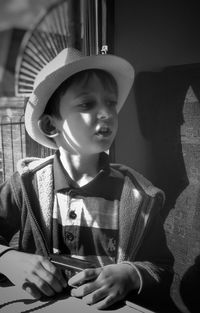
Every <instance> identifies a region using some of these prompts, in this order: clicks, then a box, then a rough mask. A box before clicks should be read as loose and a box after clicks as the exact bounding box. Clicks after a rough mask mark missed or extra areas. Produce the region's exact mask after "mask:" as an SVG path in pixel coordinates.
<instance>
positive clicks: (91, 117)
mask: <svg viewBox="0 0 200 313" xmlns="http://www.w3.org/2000/svg"><path fill="white" fill-rule="evenodd" d="M116 105H117V95H116V92H114V91H112V90H110V88H109V89H107V88H105V87H104V86H103V85H102V83H101V81H100V79H99V78H98V77H97V76H96V75H95V74H93V75H92V76H91V77H90V78H89V79H87V80H86V81H82V82H80V83H79V84H75V83H74V84H72V85H71V86H70V87H69V88H68V90H67V91H66V93H65V94H64V95H63V97H62V98H61V101H60V114H61V117H62V119H61V120H58V119H57V120H56V124H57V125H56V126H57V128H58V129H59V130H60V133H61V136H60V138H59V144H60V145H61V146H62V147H63V148H64V149H65V150H68V151H70V152H74V153H79V154H91V153H100V152H102V151H106V150H108V149H109V148H110V145H111V144H112V142H113V140H114V138H115V135H116V132H117V127H118V116H117V111H116Z"/></svg>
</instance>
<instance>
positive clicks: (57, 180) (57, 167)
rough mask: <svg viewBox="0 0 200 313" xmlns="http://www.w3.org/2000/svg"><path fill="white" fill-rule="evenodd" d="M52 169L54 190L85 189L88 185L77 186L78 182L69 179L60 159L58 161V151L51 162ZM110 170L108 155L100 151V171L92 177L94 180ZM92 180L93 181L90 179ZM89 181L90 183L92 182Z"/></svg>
mask: <svg viewBox="0 0 200 313" xmlns="http://www.w3.org/2000/svg"><path fill="white" fill-rule="evenodd" d="M53 171H54V190H55V192H57V191H62V190H63V191H64V190H65V191H69V190H70V189H85V187H86V186H87V187H86V189H87V188H88V187H89V185H90V183H89V184H87V185H86V186H83V187H79V186H78V184H77V183H76V182H75V181H73V180H72V179H71V177H70V176H69V174H68V173H67V171H66V170H65V169H64V167H63V165H62V163H61V161H60V153H59V151H57V152H56V154H55V157H54V162H53ZM109 172H110V165H109V156H108V155H107V154H106V153H105V152H102V153H101V154H100V171H99V173H98V174H97V176H96V177H95V178H94V180H95V181H96V180H97V179H98V177H99V176H100V177H101V176H102V175H105V174H106V173H109ZM92 182H93V181H92ZM92 182H91V183H92Z"/></svg>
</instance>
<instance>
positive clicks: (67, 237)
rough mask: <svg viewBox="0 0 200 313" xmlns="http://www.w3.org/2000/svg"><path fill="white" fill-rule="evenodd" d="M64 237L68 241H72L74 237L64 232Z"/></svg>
mask: <svg viewBox="0 0 200 313" xmlns="http://www.w3.org/2000/svg"><path fill="white" fill-rule="evenodd" d="M65 236H66V239H67V240H69V241H72V240H73V239H74V235H73V234H72V233H70V232H69V231H67V232H66V234H65Z"/></svg>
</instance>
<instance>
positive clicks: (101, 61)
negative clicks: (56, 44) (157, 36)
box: [25, 48, 134, 149]
mask: <svg viewBox="0 0 200 313" xmlns="http://www.w3.org/2000/svg"><path fill="white" fill-rule="evenodd" d="M93 68H94V69H102V70H105V71H107V72H109V73H110V74H111V75H112V76H113V77H114V79H115V80H116V82H117V86H118V103H117V111H118V112H119V111H120V109H121V108H122V106H123V104H124V102H125V100H126V98H127V97H128V94H129V92H130V89H131V87H132V84H133V80H134V69H133V67H132V65H131V64H130V63H129V62H127V61H126V60H125V59H123V58H121V57H118V56H115V55H111V54H104V55H101V54H100V55H92V56H84V55H82V53H81V52H80V51H78V50H76V49H74V48H66V49H64V50H62V51H61V52H60V53H59V54H58V55H57V56H56V57H55V58H54V59H53V60H51V61H50V62H49V63H48V64H46V65H45V66H44V68H43V69H42V70H41V71H40V72H39V74H38V75H37V76H36V79H35V83H34V88H33V92H32V94H31V95H30V97H29V100H28V102H27V106H26V110H25V126H26V130H27V132H28V134H29V135H30V136H31V137H32V138H33V139H34V140H35V141H37V142H38V143H40V144H41V145H43V146H46V147H48V148H51V149H57V147H56V145H55V143H54V141H53V140H52V139H49V138H48V137H46V136H45V135H44V134H43V133H42V132H41V131H40V128H39V126H38V120H39V119H40V117H41V115H42V114H43V112H44V110H45V107H46V104H47V102H48V100H49V99H50V97H51V96H52V94H53V93H54V91H55V90H56V89H57V88H58V87H59V85H60V84H61V83H62V82H63V81H65V80H66V79H67V78H69V77H70V76H72V75H73V74H75V73H78V72H80V71H83V70H87V69H93Z"/></svg>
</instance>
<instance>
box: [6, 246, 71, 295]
mask: <svg viewBox="0 0 200 313" xmlns="http://www.w3.org/2000/svg"><path fill="white" fill-rule="evenodd" d="M0 272H1V273H2V274H4V275H5V276H6V277H7V278H8V279H9V280H10V281H11V282H12V283H13V284H14V285H16V286H19V287H21V288H22V289H24V290H25V291H27V292H28V293H30V294H31V296H33V297H34V298H40V297H41V296H42V295H46V296H53V295H54V294H55V293H56V292H60V291H62V289H63V288H65V287H66V286H67V282H66V279H65V278H64V277H63V275H62V273H61V271H60V270H58V269H57V268H56V267H55V266H54V265H53V264H52V263H51V262H50V261H49V260H48V259H47V258H45V257H42V256H40V255H35V254H29V253H24V252H19V251H14V250H10V251H8V252H6V253H5V254H4V255H3V256H2V257H1V258H0Z"/></svg>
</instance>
